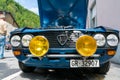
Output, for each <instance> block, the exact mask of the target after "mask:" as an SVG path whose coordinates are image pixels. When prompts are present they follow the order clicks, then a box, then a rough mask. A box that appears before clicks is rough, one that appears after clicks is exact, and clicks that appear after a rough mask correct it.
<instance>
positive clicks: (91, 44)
mask: <svg viewBox="0 0 120 80" xmlns="http://www.w3.org/2000/svg"><path fill="white" fill-rule="evenodd" d="M96 49H97V44H96V40H95V39H94V38H93V37H91V36H88V35H83V36H81V37H79V38H78V40H77V42H76V50H77V51H78V53H79V54H80V55H82V56H85V57H88V56H92V55H93V54H94V53H95V52H96Z"/></svg>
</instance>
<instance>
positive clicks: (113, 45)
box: [106, 33, 119, 47]
mask: <svg viewBox="0 0 120 80" xmlns="http://www.w3.org/2000/svg"><path fill="white" fill-rule="evenodd" d="M110 35H114V37H116V38H117V44H116V45H115V44H112V45H111V44H109V42H108V37H109V36H110ZM106 40H107V45H108V46H110V47H116V46H118V44H119V37H118V35H116V34H114V33H110V34H108V35H107V36H106Z"/></svg>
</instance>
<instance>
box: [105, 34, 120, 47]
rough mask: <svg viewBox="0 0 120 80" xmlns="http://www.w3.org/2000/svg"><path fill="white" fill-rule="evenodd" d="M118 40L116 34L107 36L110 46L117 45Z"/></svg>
mask: <svg viewBox="0 0 120 80" xmlns="http://www.w3.org/2000/svg"><path fill="white" fill-rule="evenodd" d="M118 42H119V41H118V37H117V36H116V35H115V34H110V35H108V36H107V43H108V45H109V46H117V45H118Z"/></svg>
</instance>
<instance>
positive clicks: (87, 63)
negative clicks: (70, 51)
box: [70, 59, 100, 68]
mask: <svg viewBox="0 0 120 80" xmlns="http://www.w3.org/2000/svg"><path fill="white" fill-rule="evenodd" d="M99 66H100V65H99V60H97V59H90V60H74V59H71V60H70V67H71V68H78V67H99Z"/></svg>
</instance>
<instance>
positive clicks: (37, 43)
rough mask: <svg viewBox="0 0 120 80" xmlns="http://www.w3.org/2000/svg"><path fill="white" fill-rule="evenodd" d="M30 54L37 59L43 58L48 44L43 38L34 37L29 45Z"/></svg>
mask: <svg viewBox="0 0 120 80" xmlns="http://www.w3.org/2000/svg"><path fill="white" fill-rule="evenodd" d="M29 50H30V52H31V53H32V54H33V55H34V56H37V57H42V56H44V55H45V54H46V53H47V52H48V50H49V42H48V40H47V38H45V37H44V36H36V37H34V38H32V39H31V41H30V43H29Z"/></svg>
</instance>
